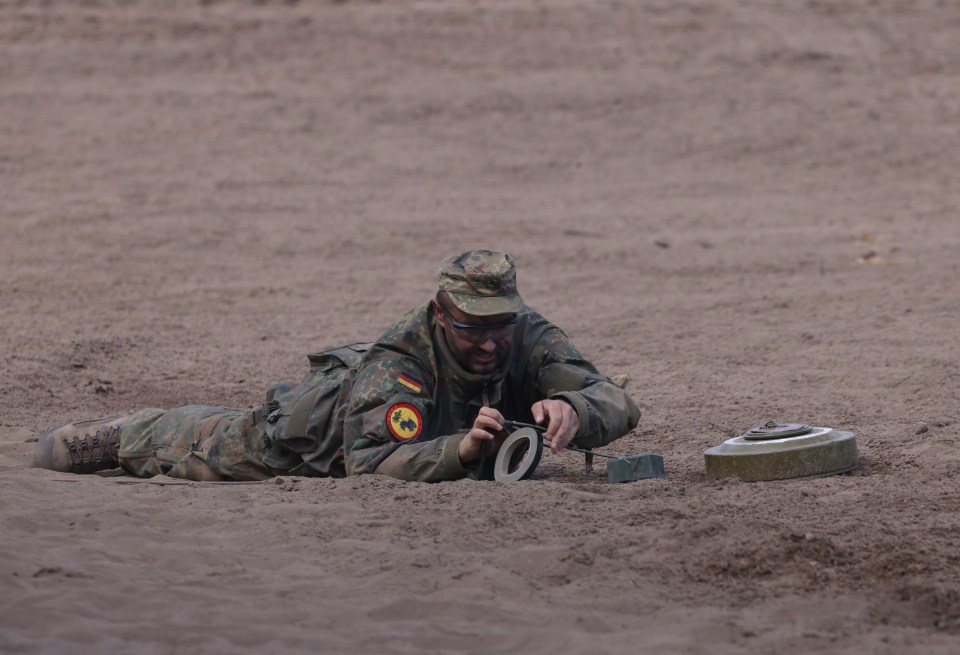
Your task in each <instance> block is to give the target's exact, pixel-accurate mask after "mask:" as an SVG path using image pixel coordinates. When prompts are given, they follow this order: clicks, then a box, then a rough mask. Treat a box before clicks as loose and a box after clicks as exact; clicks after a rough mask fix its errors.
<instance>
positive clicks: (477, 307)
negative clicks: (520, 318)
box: [439, 250, 523, 316]
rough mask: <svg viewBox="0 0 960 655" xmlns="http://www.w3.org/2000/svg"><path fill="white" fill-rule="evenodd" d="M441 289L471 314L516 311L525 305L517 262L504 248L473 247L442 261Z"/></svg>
mask: <svg viewBox="0 0 960 655" xmlns="http://www.w3.org/2000/svg"><path fill="white" fill-rule="evenodd" d="M439 287H440V290H441V291H444V292H446V294H447V297H449V298H450V300H451V301H453V304H455V305H456V306H457V307H459V308H460V309H461V310H463V311H465V312H466V313H467V314H470V315H472V316H493V315H495V314H515V313H516V312H519V311H520V310H521V309H522V308H523V298H521V297H520V293H519V292H518V291H517V266H516V263H515V262H514V261H513V257H511V256H510V255H508V254H507V253H505V252H493V251H491V250H470V251H468V252H465V253H462V254H460V255H454V256H452V257H447V258H446V259H444V260H443V261H442V262H440V283H439Z"/></svg>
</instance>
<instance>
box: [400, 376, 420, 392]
mask: <svg viewBox="0 0 960 655" xmlns="http://www.w3.org/2000/svg"><path fill="white" fill-rule="evenodd" d="M397 382H399V383H400V384H402V385H403V386H405V387H406V388H407V389H410V391H412V392H413V393H420V392H421V391H423V383H422V382H420V381H419V380H416V379H414V378H412V377H410V376H409V375H407V374H405V373H401V374H400V375H398V376H397Z"/></svg>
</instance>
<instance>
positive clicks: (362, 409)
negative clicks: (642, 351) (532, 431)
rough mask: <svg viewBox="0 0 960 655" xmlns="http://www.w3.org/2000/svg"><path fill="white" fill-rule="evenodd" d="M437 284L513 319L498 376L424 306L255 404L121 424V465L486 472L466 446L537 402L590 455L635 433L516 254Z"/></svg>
mask: <svg viewBox="0 0 960 655" xmlns="http://www.w3.org/2000/svg"><path fill="white" fill-rule="evenodd" d="M440 288H441V289H442V290H444V291H445V292H446V293H448V294H449V297H450V298H451V300H453V301H454V302H455V303H456V304H457V306H458V307H459V308H460V309H462V310H463V311H464V312H466V313H468V314H472V315H474V316H485V315H494V314H499V313H505V312H510V313H513V312H516V313H517V314H518V319H519V320H518V321H517V322H516V324H515V325H513V327H512V328H511V330H512V338H511V340H510V351H509V353H508V355H507V356H506V359H505V362H506V363H505V364H504V365H503V366H501V367H500V368H499V369H498V370H497V371H496V372H495V373H492V374H489V375H479V374H476V373H471V372H469V371H467V370H464V368H463V367H462V366H461V365H460V364H459V363H458V362H457V360H456V358H455V357H454V355H453V353H451V351H450V349H449V347H448V344H447V343H446V341H445V339H444V335H443V328H442V327H441V326H440V325H439V324H438V322H437V316H436V312H435V308H434V305H433V303H432V302H427V303H424V304H423V305H421V306H419V307H417V308H415V309H413V310H412V311H410V312H408V313H407V314H406V315H404V316H403V317H402V318H401V319H400V320H399V321H398V322H397V323H396V324H395V325H394V326H393V327H391V328H390V329H389V330H387V331H386V332H385V333H384V335H383V336H382V337H381V338H380V339H379V340H378V341H377V342H376V343H374V344H354V345H352V346H346V347H344V348H340V349H337V350H334V351H329V352H326V353H321V354H316V355H310V356H309V357H310V363H311V370H310V372H309V373H308V374H307V376H306V377H305V378H304V379H303V381H302V382H301V383H300V384H299V385H297V386H295V387H291V386H288V385H275V386H274V387H272V388H271V389H270V390H269V391H268V392H267V398H266V402H265V403H264V404H263V405H261V406H259V407H255V408H252V409H248V410H245V411H244V410H237V409H227V408H223V407H207V406H187V407H181V408H177V409H173V410H169V411H165V410H160V409H146V410H142V411H140V412H137V413H136V414H132V415H130V416H128V417H122V418H120V419H115V420H112V421H111V422H110V426H112V427H113V428H114V429H115V428H116V427H117V426H118V427H119V447H118V459H119V464H120V466H122V467H123V468H124V469H125V470H127V471H128V472H129V473H131V474H133V475H137V476H141V477H150V476H153V475H157V474H161V473H163V474H166V475H169V476H172V477H180V478H186V479H193V480H259V479H265V478H268V477H270V476H272V475H277V474H281V473H283V474H291V475H308V476H310V475H313V476H333V477H342V476H344V475H357V474H362V473H380V474H385V475H390V476H393V477H396V478H400V479H404V480H421V481H439V480H451V479H456V478H462V477H467V476H471V477H479V476H480V475H481V474H482V472H480V471H478V467H477V465H475V464H473V465H467V466H464V465H463V464H462V463H461V462H460V458H459V455H458V449H459V445H460V441H461V440H462V439H463V438H464V436H465V435H466V433H467V432H468V431H469V429H470V427H471V426H472V425H473V422H474V419H475V418H476V417H477V414H478V412H479V410H480V408H481V407H483V406H485V405H486V406H490V407H494V408H496V409H498V410H499V411H500V412H501V413H502V414H503V416H504V417H505V418H507V419H511V420H517V421H523V422H532V421H533V416H532V414H531V406H532V405H533V404H534V403H536V402H537V401H539V400H544V399H548V398H549V399H562V400H564V401H566V402H568V403H570V404H571V405H572V406H573V408H574V409H575V410H576V413H577V416H578V418H579V420H580V430H579V432H578V433H577V436H576V438H575V440H574V443H575V444H576V445H578V446H581V447H586V448H592V447H595V446H600V445H603V444H606V443H609V442H610V441H613V440H614V439H616V438H618V437H620V436H622V435H624V434H626V433H627V432H628V431H629V430H631V429H632V428H633V427H634V426H636V424H637V421H638V420H639V416H640V412H639V410H638V409H637V406H636V404H634V402H633V401H632V400H631V399H630V397H629V396H628V395H627V394H626V393H625V392H624V391H623V390H622V389H620V388H619V387H618V386H617V385H616V384H614V383H613V382H612V381H611V380H610V379H609V378H607V377H605V376H603V375H600V374H599V373H598V372H597V370H596V369H595V368H594V366H593V365H592V364H591V363H590V362H589V361H587V360H586V359H585V358H584V357H583V355H581V354H580V352H579V351H578V350H577V349H576V348H574V346H573V345H572V344H571V343H570V341H569V340H568V339H567V336H566V335H565V334H564V333H563V331H561V330H560V329H559V328H557V327H556V326H554V325H551V324H550V323H549V322H548V321H546V320H545V319H544V318H543V317H542V316H540V315H539V314H538V313H536V312H534V311H533V310H531V309H530V308H528V307H526V306H525V305H524V304H523V302H522V300H521V299H520V296H519V294H518V293H517V291H516V279H515V271H514V265H513V260H512V258H510V257H509V255H504V254H502V253H490V252H489V251H472V252H470V253H464V254H463V255H460V256H458V257H452V258H448V259H447V260H445V261H444V263H443V264H442V265H441V274H440ZM76 425H80V424H76ZM66 427H70V426H66ZM63 429H65V428H61V430H63ZM87 436H88V437H89V436H90V435H87ZM46 441H52V439H51V440H46V439H41V442H40V443H38V451H36V452H35V455H34V462H35V465H38V466H46V467H47V468H53V467H52V466H48V465H47V464H45V463H44V461H45V460H44V457H43V456H42V455H38V454H37V452H39V451H40V450H41V444H43V443H45V442H46ZM64 443H66V442H64ZM38 461H39V462H40V463H37V462H38ZM58 470H59V469H58ZM74 470H78V472H79V469H77V468H76V467H74Z"/></svg>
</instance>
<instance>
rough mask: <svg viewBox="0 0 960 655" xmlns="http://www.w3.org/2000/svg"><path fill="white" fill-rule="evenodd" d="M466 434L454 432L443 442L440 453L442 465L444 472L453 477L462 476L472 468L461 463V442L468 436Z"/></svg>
mask: <svg viewBox="0 0 960 655" xmlns="http://www.w3.org/2000/svg"><path fill="white" fill-rule="evenodd" d="M466 436H467V435H465V434H452V435H450V436H449V437H448V438H447V439H446V440H445V441H444V443H443V449H442V451H441V453H440V465H441V466H442V467H443V471H444V473H447V474H448V475H450V477H452V478H462V477H463V476H465V475H466V474H467V473H469V472H470V469H467V468H465V467H464V466H463V464H462V463H460V442H461V441H463V438H464V437H466Z"/></svg>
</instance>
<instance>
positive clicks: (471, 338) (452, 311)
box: [433, 300, 516, 375]
mask: <svg viewBox="0 0 960 655" xmlns="http://www.w3.org/2000/svg"><path fill="white" fill-rule="evenodd" d="M433 302H434V309H435V310H436V314H437V323H439V324H440V327H441V328H443V334H444V339H445V340H446V342H447V347H448V348H450V352H452V353H453V356H454V357H455V358H456V360H457V362H458V363H459V364H460V366H462V367H463V368H464V369H466V370H467V371H470V372H471V373H478V374H480V375H486V374H488V373H493V372H494V371H496V370H497V369H499V368H500V366H501V365H502V364H503V362H504V360H505V359H506V358H507V354H508V353H509V352H510V341H511V340H512V339H513V325H515V324H516V314H496V315H494V316H472V315H470V314H467V313H465V312H462V311H460V310H459V309H457V308H456V307H454V306H452V304H451V305H450V306H448V305H447V303H443V304H440V303H439V302H437V301H436V300H434V301H433Z"/></svg>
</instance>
